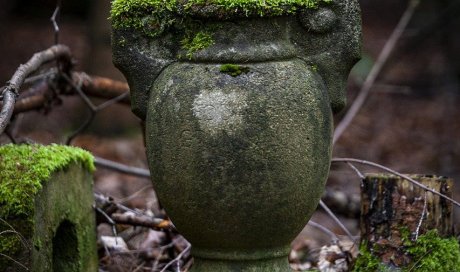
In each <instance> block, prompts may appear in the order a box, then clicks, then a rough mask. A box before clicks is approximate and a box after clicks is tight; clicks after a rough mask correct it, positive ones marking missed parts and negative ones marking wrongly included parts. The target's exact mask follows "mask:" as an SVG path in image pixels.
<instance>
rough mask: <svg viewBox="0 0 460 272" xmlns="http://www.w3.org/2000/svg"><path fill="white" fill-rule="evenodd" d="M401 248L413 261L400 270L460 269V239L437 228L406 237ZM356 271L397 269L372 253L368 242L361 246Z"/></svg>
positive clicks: (369, 271)
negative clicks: (440, 231)
mask: <svg viewBox="0 0 460 272" xmlns="http://www.w3.org/2000/svg"><path fill="white" fill-rule="evenodd" d="M404 240H405V242H404V246H403V248H402V249H401V250H403V251H404V252H405V254H407V255H408V256H410V259H411V260H412V262H411V263H410V264H409V265H407V266H406V267H400V268H398V269H399V270H398V271H419V272H433V271H460V247H459V241H458V240H457V239H455V238H454V237H450V238H443V237H440V236H439V235H438V233H437V231H436V230H430V231H428V232H427V233H425V234H424V235H421V236H420V237H418V239H417V240H416V241H411V240H410V239H408V237H406V238H405V239H404ZM353 271H354V272H374V271H395V270H394V269H392V268H390V267H388V266H387V265H385V264H383V263H382V262H380V260H379V259H378V258H377V257H376V256H374V255H373V254H372V252H371V251H370V250H369V249H368V247H367V245H366V244H362V245H361V247H360V255H359V257H358V259H357V260H356V263H355V265H354V268H353Z"/></svg>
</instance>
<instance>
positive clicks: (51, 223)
mask: <svg viewBox="0 0 460 272" xmlns="http://www.w3.org/2000/svg"><path fill="white" fill-rule="evenodd" d="M0 169H1V171H0V271H7V272H12V271H27V270H26V269H28V270H29V271H47V272H49V271H56V272H57V271H66V272H73V271H97V267H98V259H97V252H96V225H95V215H94V212H93V208H92V205H93V192H92V175H91V172H92V171H93V170H94V164H93V158H92V156H91V155H90V154H89V153H88V152H86V151H83V150H81V149H78V148H74V147H69V146H59V145H50V146H42V145H5V146H1V147H0Z"/></svg>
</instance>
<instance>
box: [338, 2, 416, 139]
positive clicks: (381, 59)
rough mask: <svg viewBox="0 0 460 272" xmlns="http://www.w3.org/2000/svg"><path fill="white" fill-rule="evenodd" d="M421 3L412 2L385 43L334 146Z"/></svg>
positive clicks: (344, 118)
mask: <svg viewBox="0 0 460 272" xmlns="http://www.w3.org/2000/svg"><path fill="white" fill-rule="evenodd" d="M419 3H420V0H411V1H410V2H409V5H408V7H407V9H406V11H405V12H404V14H403V15H402V16H401V19H400V20H399V22H398V24H397V25H396V27H395V29H394V30H393V33H391V36H390V38H389V39H388V41H387V42H386V43H385V45H384V47H383V49H382V51H381V52H380V54H379V56H378V58H377V61H376V62H375V64H374V66H372V69H371V71H370V72H369V74H368V75H367V77H366V80H365V81H364V83H363V86H362V87H361V90H360V91H359V94H358V96H357V97H356V99H355V101H354V102H353V104H352V105H351V107H350V108H349V110H348V111H347V113H346V114H345V116H344V117H343V119H342V121H341V122H340V123H339V124H338V125H337V127H336V129H335V132H334V138H333V140H332V142H333V144H335V143H336V142H337V140H338V139H339V138H340V136H342V134H343V132H344V131H345V130H346V129H347V127H348V126H349V125H350V123H351V122H352V121H353V119H354V118H355V116H356V114H357V113H358V112H359V110H360V109H361V108H362V106H363V104H364V102H365V101H366V98H367V97H368V95H369V92H370V90H371V88H372V86H373V85H374V83H375V80H376V79H377V77H378V75H379V74H380V72H381V71H382V68H383V67H384V65H385V64H386V62H387V60H388V59H389V57H390V55H391V53H392V52H393V50H394V48H395V45H396V43H397V42H398V40H399V38H400V37H401V35H402V34H403V33H404V31H405V29H406V27H407V25H408V24H409V21H410V20H411V18H412V15H413V14H414V11H415V9H416V7H417V6H418V5H419Z"/></svg>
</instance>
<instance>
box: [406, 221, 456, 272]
mask: <svg viewBox="0 0 460 272" xmlns="http://www.w3.org/2000/svg"><path fill="white" fill-rule="evenodd" d="M407 252H408V253H409V254H410V255H411V256H412V261H413V264H412V265H411V266H410V267H409V270H410V271H421V272H424V271H427V272H432V271H458V269H460V248H459V244H458V241H457V240H456V239H455V238H454V237H451V238H442V237H440V236H439V235H438V232H437V231H436V230H431V231H429V232H427V233H425V234H424V235H421V236H420V237H419V238H418V239H417V241H416V242H413V244H412V245H410V246H409V247H408V249H407Z"/></svg>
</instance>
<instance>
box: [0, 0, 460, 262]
mask: <svg viewBox="0 0 460 272" xmlns="http://www.w3.org/2000/svg"><path fill="white" fill-rule="evenodd" d="M360 3H361V9H362V21H363V56H362V60H361V61H360V63H358V64H357V65H356V67H355V68H354V70H353V71H352V73H351V75H350V78H349V86H348V96H349V103H351V102H352V101H353V99H354V98H355V97H356V95H357V94H358V92H359V90H360V87H361V85H362V83H363V81H364V80H365V77H366V75H367V74H368V73H369V71H370V69H371V68H372V66H373V65H374V63H375V61H376V58H377V56H378V55H379V53H380V51H381V50H382V47H383V46H384V44H385V43H386V41H387V40H388V37H389V36H390V34H391V33H392V31H393V29H394V28H395V26H396V24H397V23H398V21H399V19H400V18H401V15H402V14H403V13H404V11H405V10H406V8H407V6H408V1H403V0H386V1H377V0H361V1H360ZM55 7H56V1H55V0H35V1H32V0H0V52H1V55H2V59H1V61H0V82H3V83H0V85H4V83H6V81H8V80H9V79H10V78H11V76H12V75H13V73H14V71H15V70H16V69H17V67H18V66H19V64H21V63H25V62H26V61H27V60H28V59H29V58H30V57H31V56H32V55H33V54H34V53H35V52H38V51H42V50H44V49H46V48H48V47H50V46H51V45H53V44H54V34H53V27H52V24H51V22H50V20H49V18H50V17H51V15H52V13H53V11H54V9H55ZM109 9H110V1H109V0H98V1H91V0H64V1H63V2H62V10H61V13H60V15H59V19H58V22H59V27H60V43H62V44H65V45H67V46H69V47H70V49H71V51H72V53H73V56H74V58H75V60H76V61H77V63H76V68H75V70H76V71H83V72H85V73H87V74H89V75H98V76H103V77H107V78H111V79H116V80H121V81H124V80H125V79H124V78H123V76H122V75H121V73H120V72H119V71H118V70H117V69H116V68H115V67H114V66H113V64H112V60H111V47H110V22H109V20H108V17H109ZM459 14H460V1H458V0H425V1H421V3H420V5H419V6H418V7H417V9H416V11H415V14H414V16H413V17H412V19H411V21H410V23H409V26H408V27H407V29H406V30H405V31H404V33H403V35H402V36H401V38H400V39H399V40H398V41H397V44H396V47H395V49H394V51H393V52H392V54H391V56H390V57H389V59H388V60H387V63H386V65H385V66H384V68H383V70H382V71H381V73H380V74H379V76H378V78H377V80H376V82H375V84H374V85H373V86H372V88H371V93H370V95H369V97H368V99H367V100H366V102H365V104H364V106H363V107H362V108H361V110H360V111H359V113H358V115H357V116H356V118H355V119H354V120H353V122H352V123H351V125H350V126H349V127H348V128H347V130H346V131H345V132H344V134H343V136H342V137H341V138H340V139H339V140H338V142H337V143H336V145H335V146H334V153H333V156H334V157H351V158H359V159H365V160H369V161H373V162H378V163H380V164H383V165H385V166H388V167H390V168H392V169H394V170H397V171H399V172H402V173H417V174H436V175H442V176H448V177H452V178H453V179H454V180H455V183H456V188H455V192H456V194H455V195H454V198H455V199H457V200H458V199H459V198H460V120H459V119H460V107H459V105H460V33H459V29H460V16H458V15H459ZM103 101H104V100H95V103H100V102H103ZM344 112H345V111H344ZM88 115H89V112H88V109H87V107H86V106H84V105H83V102H82V101H81V98H80V97H78V96H69V97H64V98H63V99H62V104H60V105H53V106H52V107H51V108H49V110H48V111H47V112H45V111H43V110H41V111H31V112H27V113H22V114H20V115H18V116H16V117H15V126H14V128H13V131H12V133H13V134H14V136H15V138H17V139H18V140H19V141H35V142H40V143H51V142H57V143H63V142H65V140H66V138H67V137H68V136H69V135H70V134H71V133H72V132H73V131H75V130H76V129H77V128H78V127H79V126H80V125H81V123H82V122H83V121H84V119H85V118H86V117H87V116H88ZM342 117H343V113H342V114H341V115H338V116H336V123H338V122H340V120H341V118H342ZM141 134H142V132H141V126H140V121H139V120H138V119H137V117H135V116H134V115H133V114H132V113H131V111H130V108H129V107H128V106H126V105H121V104H120V105H113V106H111V107H108V108H106V109H104V110H102V111H100V112H98V113H97V115H96V117H95V120H94V121H93V122H92V124H91V125H90V126H89V127H88V129H86V130H85V131H84V132H83V133H80V134H79V135H78V136H77V137H76V138H75V139H74V140H73V141H72V142H71V144H72V145H76V146H80V147H83V148H85V149H87V150H89V151H91V152H92V153H93V154H95V155H97V156H100V157H102V158H106V159H110V160H113V161H117V162H121V163H124V164H128V165H131V166H136V167H141V168H146V167H147V164H146V158H145V154H144V147H143V138H142V135H141ZM8 142H9V139H8V138H7V137H6V136H4V135H3V136H0V144H4V143H8ZM361 169H362V170H363V172H377V171H378V170H376V169H370V168H361ZM359 185H360V179H359V177H357V176H356V174H355V173H353V172H351V171H350V170H349V168H348V167H347V166H346V165H340V164H337V165H336V164H333V165H332V167H331V176H330V179H329V181H328V189H329V190H330V191H339V192H343V193H345V194H346V195H347V196H348V197H349V198H350V199H356V198H357V199H358V200H359ZM95 191H96V192H99V193H103V194H104V195H107V196H111V197H113V198H114V199H115V200H117V201H119V202H120V203H123V204H125V205H127V206H129V207H133V208H140V209H152V210H153V211H154V212H155V210H156V209H158V203H156V200H155V197H154V192H153V190H152V188H151V184H150V181H149V180H148V179H145V178H139V177H134V176H129V175H125V174H120V173H117V172H113V171H110V170H106V169H98V171H97V172H96V175H95ZM354 196H355V198H353V197H354ZM346 203H348V204H349V205H352V204H353V201H346ZM358 205H359V204H358ZM331 208H332V209H333V211H334V212H336V213H337V214H339V215H341V219H342V220H343V221H344V222H345V225H346V226H347V227H348V228H349V229H350V230H351V232H352V233H353V234H354V235H358V228H357V226H358V216H356V212H353V211H355V210H356V207H343V206H341V205H340V203H339V205H338V206H336V207H334V205H332V206H331ZM341 209H343V210H344V211H345V212H343V211H341ZM358 209H359V207H358ZM347 211H348V214H347ZM350 211H351V212H350ZM459 214H460V211H458V210H457V212H456V222H457V225H459V224H460V216H459ZM313 220H314V221H315V222H318V223H321V224H322V225H323V226H325V227H327V228H329V229H331V230H333V231H334V232H336V233H338V234H343V232H342V230H340V228H338V227H337V226H336V225H335V224H334V222H333V221H331V220H330V219H329V218H328V217H327V216H325V215H324V214H322V213H320V212H319V213H316V214H315V215H314V217H313ZM459 227H460V226H459ZM110 231H111V229H110V227H108V226H105V227H104V226H101V225H100V226H99V233H100V234H101V233H104V232H107V233H110ZM309 231H311V230H310V229H309V228H306V230H304V232H303V234H302V235H301V236H299V237H300V238H298V241H300V240H302V239H304V238H305V237H306V238H308V237H309V236H308V235H309V233H310V232H309ZM320 236H321V235H320ZM319 240H321V239H319ZM316 243H317V245H321V244H322V243H324V241H317V242H316ZM109 270H110V269H109ZM113 271H116V270H113ZM120 271H121V270H120Z"/></svg>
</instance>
